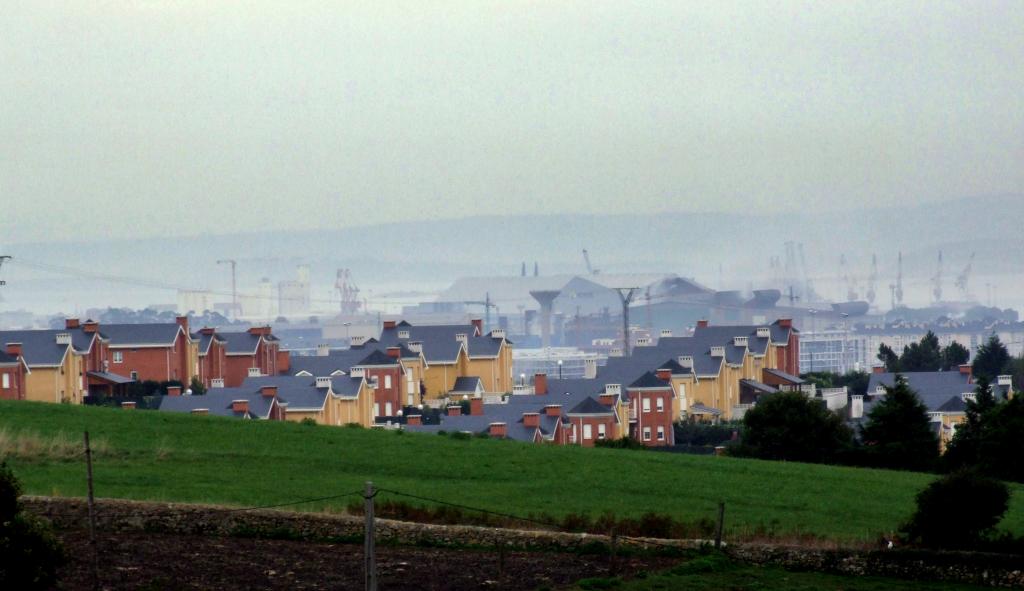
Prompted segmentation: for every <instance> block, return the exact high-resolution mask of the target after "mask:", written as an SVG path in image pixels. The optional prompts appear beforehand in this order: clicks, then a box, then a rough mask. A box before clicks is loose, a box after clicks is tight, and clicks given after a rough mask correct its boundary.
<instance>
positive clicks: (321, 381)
mask: <svg viewBox="0 0 1024 591" xmlns="http://www.w3.org/2000/svg"><path fill="white" fill-rule="evenodd" d="M316 387H317V388H318V389H319V388H330V387H331V378H330V376H321V377H318V378H317V379H316Z"/></svg>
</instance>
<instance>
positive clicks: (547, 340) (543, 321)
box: [530, 290, 561, 349]
mask: <svg viewBox="0 0 1024 591" xmlns="http://www.w3.org/2000/svg"><path fill="white" fill-rule="evenodd" d="M559 293H561V292H559V291H555V290H542V291H531V292H530V295H531V296H533V299H535V300H537V303H539V304H540V344H541V346H542V347H544V348H545V349H547V348H548V347H550V346H551V310H552V308H553V307H554V304H555V298H557V297H558V294H559Z"/></svg>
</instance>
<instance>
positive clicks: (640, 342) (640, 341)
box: [636, 337, 651, 347]
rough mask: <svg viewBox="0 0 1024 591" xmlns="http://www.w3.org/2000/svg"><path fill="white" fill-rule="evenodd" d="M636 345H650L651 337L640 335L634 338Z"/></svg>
mask: <svg viewBox="0 0 1024 591" xmlns="http://www.w3.org/2000/svg"><path fill="white" fill-rule="evenodd" d="M636 346H637V347H650V346H651V337H640V338H638V339H637V340H636Z"/></svg>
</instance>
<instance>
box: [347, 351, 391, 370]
mask: <svg viewBox="0 0 1024 591" xmlns="http://www.w3.org/2000/svg"><path fill="white" fill-rule="evenodd" d="M364 352H365V351H364ZM355 365H357V366H363V365H398V360H397V359H395V358H393V357H388V355H387V353H384V352H382V351H378V350H374V351H371V352H370V354H369V355H366V356H364V357H363V358H362V359H360V360H359V362H358V363H356V364H355Z"/></svg>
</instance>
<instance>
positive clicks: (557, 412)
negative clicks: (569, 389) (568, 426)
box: [544, 404, 562, 417]
mask: <svg viewBox="0 0 1024 591" xmlns="http://www.w3.org/2000/svg"><path fill="white" fill-rule="evenodd" d="M544 414H546V415H547V416H549V417H560V416H562V405H561V404H549V405H547V406H545V407H544Z"/></svg>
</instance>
